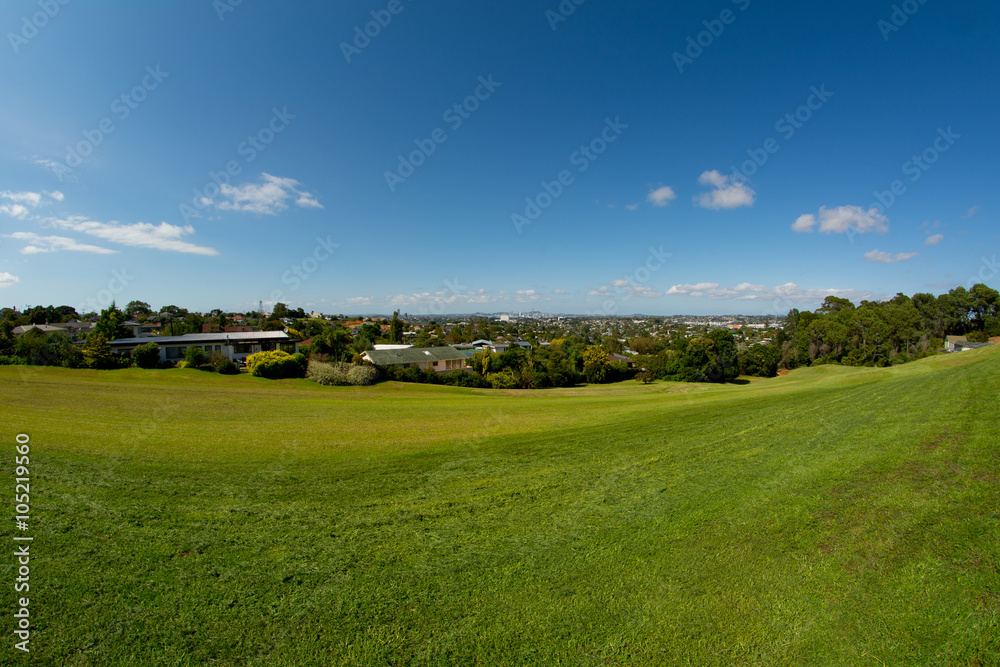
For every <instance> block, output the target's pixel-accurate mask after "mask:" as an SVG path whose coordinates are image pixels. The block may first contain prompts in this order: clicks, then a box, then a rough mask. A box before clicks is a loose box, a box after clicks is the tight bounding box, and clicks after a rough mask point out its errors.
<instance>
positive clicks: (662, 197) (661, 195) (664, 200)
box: [646, 185, 677, 207]
mask: <svg viewBox="0 0 1000 667" xmlns="http://www.w3.org/2000/svg"><path fill="white" fill-rule="evenodd" d="M675 199H677V194H676V193H675V192H674V189H673V188H671V187H670V186H667V185H661V186H660V187H658V188H656V189H655V190H650V191H649V194H648V195H646V201H647V202H649V203H650V204H652V205H653V206H658V207H662V206H667V205H669V204H670V202H672V201H673V200H675Z"/></svg>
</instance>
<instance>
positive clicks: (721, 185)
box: [695, 169, 757, 210]
mask: <svg viewBox="0 0 1000 667" xmlns="http://www.w3.org/2000/svg"><path fill="white" fill-rule="evenodd" d="M698 182H699V183H701V184H702V185H711V186H712V187H713V188H714V190H711V191H710V192H703V193H702V194H701V195H699V196H698V197H697V198H695V202H696V203H697V204H698V206H701V207H702V208H710V209H715V210H718V209H723V208H739V207H740V206H753V203H754V200H755V199H756V197H757V193H756V192H754V191H753V190H752V189H750V186H748V185H747V184H746V183H744V182H743V181H741V180H739V179H738V177H737V176H736V175H732V176H724V175H722V174H720V173H719V172H718V171H716V170H714V169H713V170H712V171H706V172H704V173H703V174H702V175H701V176H699V177H698Z"/></svg>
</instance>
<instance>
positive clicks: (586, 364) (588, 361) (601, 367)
mask: <svg viewBox="0 0 1000 667" xmlns="http://www.w3.org/2000/svg"><path fill="white" fill-rule="evenodd" d="M607 373H608V352H607V350H605V349H604V348H602V347H601V346H600V345H591V346H590V347H588V348H587V349H586V350H584V351H583V376H584V377H585V378H586V380H587V382H591V383H600V382H604V381H605V378H606V377H607Z"/></svg>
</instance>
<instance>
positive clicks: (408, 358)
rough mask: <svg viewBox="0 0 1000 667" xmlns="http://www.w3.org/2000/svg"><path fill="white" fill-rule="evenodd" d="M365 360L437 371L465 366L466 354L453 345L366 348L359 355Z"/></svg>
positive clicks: (382, 364)
mask: <svg viewBox="0 0 1000 667" xmlns="http://www.w3.org/2000/svg"><path fill="white" fill-rule="evenodd" d="M361 356H362V358H363V359H364V360H365V361H368V362H371V363H373V364H375V365H376V366H397V367H399V368H419V369H420V370H422V371H425V370H432V371H436V372H438V373H446V372H448V371H457V370H462V369H464V368H465V367H466V359H467V357H466V355H465V353H463V352H462V351H461V350H456V349H455V348H453V347H450V346H448V347H409V348H405V349H397V350H368V351H367V352H365V353H364V354H362V355H361Z"/></svg>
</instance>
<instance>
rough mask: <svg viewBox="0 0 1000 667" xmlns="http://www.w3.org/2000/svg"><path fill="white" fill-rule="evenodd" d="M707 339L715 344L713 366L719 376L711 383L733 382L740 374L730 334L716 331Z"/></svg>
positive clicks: (733, 342) (734, 345) (725, 330)
mask: <svg viewBox="0 0 1000 667" xmlns="http://www.w3.org/2000/svg"><path fill="white" fill-rule="evenodd" d="M708 338H709V339H710V340H711V341H712V342H713V343H715V346H714V347H715V350H714V351H715V364H716V365H717V366H718V371H719V375H720V377H719V378H718V379H715V378H712V381H713V382H730V381H731V380H735V379H736V378H737V377H738V376H739V374H740V364H739V356H738V351H737V349H736V341H735V340H734V339H733V334H732V332H730V331H728V330H727V329H716V330H715V331H713V332H711V333H710V334H708Z"/></svg>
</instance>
